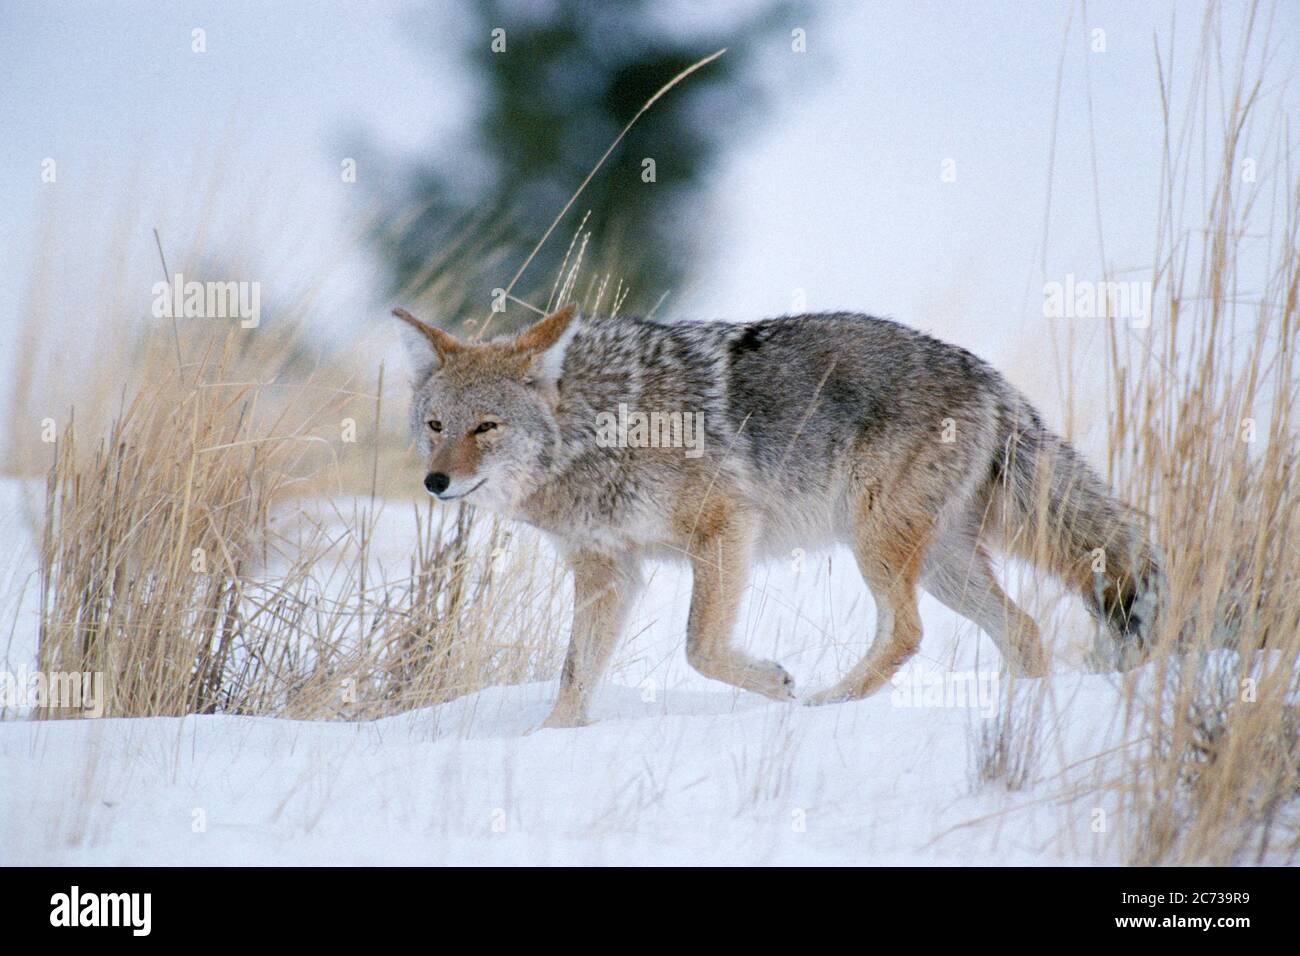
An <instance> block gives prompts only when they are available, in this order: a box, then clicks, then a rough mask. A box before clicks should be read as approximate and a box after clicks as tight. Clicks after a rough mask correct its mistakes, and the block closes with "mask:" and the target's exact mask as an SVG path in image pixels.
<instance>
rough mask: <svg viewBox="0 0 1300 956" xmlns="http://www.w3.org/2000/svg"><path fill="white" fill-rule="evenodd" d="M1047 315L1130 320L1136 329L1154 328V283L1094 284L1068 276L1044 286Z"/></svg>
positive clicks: (1044, 303)
mask: <svg viewBox="0 0 1300 956" xmlns="http://www.w3.org/2000/svg"><path fill="white" fill-rule="evenodd" d="M1043 315H1044V316H1045V317H1046V318H1049V319H1107V318H1113V319H1127V320H1128V321H1129V324H1130V325H1131V326H1132V327H1133V328H1135V329H1145V328H1148V327H1149V326H1150V325H1151V283H1150V282H1137V281H1134V282H1093V281H1091V280H1088V279H1076V278H1075V277H1074V273H1073V272H1071V273H1068V274H1067V275H1066V277H1065V281H1064V282H1055V281H1053V282H1045V283H1043Z"/></svg>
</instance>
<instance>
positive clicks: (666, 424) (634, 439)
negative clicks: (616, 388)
mask: <svg viewBox="0 0 1300 956" xmlns="http://www.w3.org/2000/svg"><path fill="white" fill-rule="evenodd" d="M596 444H597V445H598V446H599V447H601V448H684V449H685V456H686V457H687V458H699V457H700V456H701V455H703V454H704V413H703V412H642V411H632V410H629V409H628V407H627V403H626V402H619V405H618V412H617V413H615V412H600V413H598V414H597V415H596Z"/></svg>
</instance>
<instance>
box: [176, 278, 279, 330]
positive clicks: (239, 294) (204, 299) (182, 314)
mask: <svg viewBox="0 0 1300 956" xmlns="http://www.w3.org/2000/svg"><path fill="white" fill-rule="evenodd" d="M153 315H154V318H156V319H239V320H240V321H239V326H240V328H244V329H255V328H257V327H258V325H260V324H261V322H262V284H261V283H260V282H235V281H233V280H231V281H227V282H198V281H195V280H193V279H191V280H190V281H189V282H186V281H185V276H183V275H182V274H181V273H179V272H178V273H176V274H175V275H174V276H172V278H171V281H170V282H155V283H154V284H153Z"/></svg>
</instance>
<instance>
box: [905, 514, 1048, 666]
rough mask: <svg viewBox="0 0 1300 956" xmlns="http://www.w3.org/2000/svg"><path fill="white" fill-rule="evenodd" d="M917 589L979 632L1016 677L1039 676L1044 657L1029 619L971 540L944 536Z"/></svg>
mask: <svg viewBox="0 0 1300 956" xmlns="http://www.w3.org/2000/svg"><path fill="white" fill-rule="evenodd" d="M921 586H922V587H923V588H925V589H926V590H927V591H929V592H930V593H931V594H933V595H934V596H935V597H936V598H937V599H938V600H939V601H941V602H942V603H944V604H946V605H947V606H948V607H949V608H951V609H952V610H954V611H956V612H957V613H958V614H960V615H961V616H962V617H964V618H966V619H968V620H970V621H971V622H973V623H974V624H975V625H976V626H978V627H979V628H980V629H981V630H983V631H984V633H986V634H987V635H988V636H989V637H990V638H992V639H993V643H994V644H995V645H996V646H997V649H998V651H999V652H1000V653H1001V654H1002V659H1003V660H1004V661H1006V663H1007V667H1008V669H1009V670H1010V671H1011V673H1012V674H1015V675H1016V676H1018V677H1042V676H1043V675H1045V674H1046V673H1047V669H1048V668H1047V655H1046V653H1045V652H1044V651H1043V642H1042V639H1041V638H1040V637H1039V634H1038V625H1037V624H1035V623H1034V619H1033V618H1032V617H1030V616H1029V615H1028V614H1026V613H1025V612H1024V611H1022V610H1021V609H1020V608H1019V607H1017V606H1016V603H1015V602H1014V601H1012V600H1011V598H1010V597H1008V596H1007V594H1006V592H1005V591H1003V590H1002V588H1001V586H999V584H998V582H997V578H996V577H995V576H994V574H993V566H992V563H991V562H990V561H989V556H988V554H987V552H985V551H984V549H983V547H982V546H981V545H979V543H978V542H977V541H976V540H975V539H974V538H972V537H970V536H967V535H957V534H952V535H948V536H945V537H944V538H943V539H942V540H941V541H940V542H938V543H937V544H936V545H935V547H934V548H932V549H931V552H930V554H929V556H928V557H927V558H926V562H925V570H924V572H923V574H922V577H921Z"/></svg>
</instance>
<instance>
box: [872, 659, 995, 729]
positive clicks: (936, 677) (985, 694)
mask: <svg viewBox="0 0 1300 956" xmlns="http://www.w3.org/2000/svg"><path fill="white" fill-rule="evenodd" d="M890 683H892V684H893V685H894V689H893V690H892V691H890V694H889V701H890V703H892V704H893V705H894V706H895V707H917V708H920V707H945V708H951V707H961V708H963V709H968V710H978V711H979V712H980V716H981V717H985V718H988V717H993V716H995V715H996V714H997V711H998V691H999V688H1000V686H1001V684H1000V681H999V677H998V672H997V671H923V670H917V669H912V670H909V671H906V672H904V673H901V674H895V675H894V677H893V678H892V680H891V681H890Z"/></svg>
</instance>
